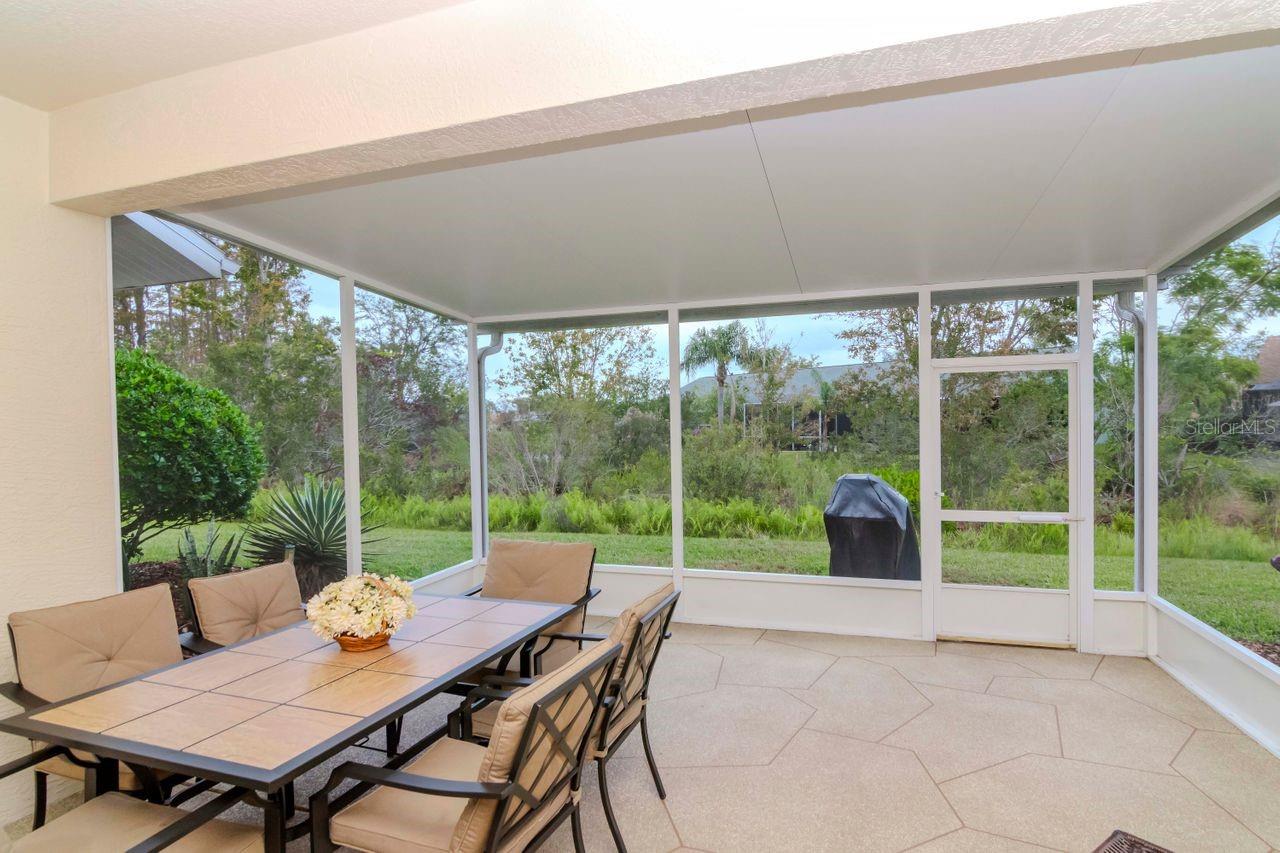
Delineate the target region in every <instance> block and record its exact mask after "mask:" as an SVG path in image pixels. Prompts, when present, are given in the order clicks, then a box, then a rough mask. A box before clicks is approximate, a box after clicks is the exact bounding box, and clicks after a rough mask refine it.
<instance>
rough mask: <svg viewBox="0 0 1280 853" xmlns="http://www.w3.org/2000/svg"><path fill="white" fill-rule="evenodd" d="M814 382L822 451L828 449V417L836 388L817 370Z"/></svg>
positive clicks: (814, 373)
mask: <svg viewBox="0 0 1280 853" xmlns="http://www.w3.org/2000/svg"><path fill="white" fill-rule="evenodd" d="M813 381H814V383H815V384H816V386H817V392H818V393H817V397H818V450H819V451H822V450H826V449H827V417H828V416H829V415H830V414H831V406H832V404H833V403H834V402H835V399H836V386H834V385H832V384H831V383H830V382H828V381H827V380H825V379H823V378H822V374H821V373H819V372H818V369H817V368H814V370H813Z"/></svg>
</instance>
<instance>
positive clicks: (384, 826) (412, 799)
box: [311, 643, 621, 853]
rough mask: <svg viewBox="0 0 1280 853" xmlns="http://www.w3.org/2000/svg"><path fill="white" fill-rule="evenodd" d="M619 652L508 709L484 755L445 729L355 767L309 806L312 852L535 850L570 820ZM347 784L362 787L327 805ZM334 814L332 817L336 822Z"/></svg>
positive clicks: (579, 845) (587, 661) (551, 679)
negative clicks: (394, 755)
mask: <svg viewBox="0 0 1280 853" xmlns="http://www.w3.org/2000/svg"><path fill="white" fill-rule="evenodd" d="M620 651H621V648H620V647H619V646H618V645H616V644H613V645H609V644H607V643H601V644H599V645H598V646H596V647H595V648H593V649H591V650H590V651H588V652H586V653H585V654H582V655H579V656H577V657H575V658H574V659H573V660H572V661H570V662H569V663H568V664H566V665H565V666H563V667H561V668H560V669H557V670H556V671H555V672H552V673H549V674H548V675H547V676H546V677H545V678H542V679H541V680H539V681H538V682H537V683H536V684H532V685H529V686H527V687H525V688H524V689H523V690H520V691H517V692H516V693H514V694H512V695H511V696H510V698H508V699H507V701H506V702H504V703H503V706H502V713H501V714H500V715H499V716H498V719H497V721H496V723H495V725H494V729H493V737H492V738H491V739H490V741H489V745H488V746H487V747H483V746H479V745H477V744H474V743H469V742H467V741H461V740H455V739H453V738H449V737H444V736H443V735H444V730H443V729H442V730H439V731H437V732H435V733H433V734H432V735H429V736H428V737H426V738H424V739H423V741H422V742H420V743H419V744H417V745H415V746H414V747H413V748H412V749H410V750H408V751H407V752H406V753H405V754H404V755H402V756H400V758H398V759H397V760H396V761H395V762H392V766H388V767H371V766H368V765H365V764H359V763H356V762H348V763H346V764H343V765H342V766H341V767H338V768H337V769H336V770H334V771H333V773H332V775H330V777H329V781H328V782H327V783H326V785H325V787H324V788H323V789H321V790H320V791H319V792H317V793H316V794H315V795H314V796H313V797H312V798H311V820H312V824H311V833H312V835H311V838H312V850H316V851H326V852H327V851H330V850H332V849H333V845H334V844H342V845H345V846H347V847H353V848H355V849H357V850H368V851H390V850H439V851H445V850H448V851H462V853H478V851H488V853H496V851H503V853H507V851H512V853H514V851H521V850H536V849H537V848H538V847H539V846H540V845H541V844H542V843H543V842H544V841H545V840H546V839H547V838H548V837H550V835H551V834H552V833H553V832H554V831H555V830H556V828H557V827H559V826H560V825H561V824H562V823H563V822H564V821H565V819H566V818H568V819H570V820H571V821H572V823H573V840H574V849H575V850H577V851H578V853H583V850H584V847H583V842H582V825H581V819H580V817H579V813H578V807H579V783H580V776H581V773H582V765H583V763H584V762H585V761H586V758H587V752H588V750H589V748H590V734H591V732H592V730H593V728H594V726H595V725H596V720H597V718H598V715H599V713H600V709H601V707H602V706H603V701H604V695H605V691H606V689H607V687H608V685H609V683H610V680H611V678H610V676H611V674H612V671H613V667H614V663H615V661H616V660H617V657H618V654H619V653H620ZM347 780H355V781H356V782H357V784H356V786H354V787H353V788H352V789H350V790H348V791H346V792H344V793H343V794H342V795H341V796H339V797H338V798H337V800H335V801H333V802H330V800H329V796H330V794H331V792H332V791H333V790H334V789H335V788H336V787H337V786H338V785H340V784H342V783H343V782H345V781H347ZM330 814H332V818H331V817H330Z"/></svg>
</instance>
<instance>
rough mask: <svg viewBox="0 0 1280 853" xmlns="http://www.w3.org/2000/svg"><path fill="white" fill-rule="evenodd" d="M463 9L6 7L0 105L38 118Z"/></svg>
mask: <svg viewBox="0 0 1280 853" xmlns="http://www.w3.org/2000/svg"><path fill="white" fill-rule="evenodd" d="M458 2H462V0H359V2H353V0H4V2H3V3H0V95H3V96H5V97H8V98H12V99H13V100H15V101H21V102H22V103H24V104H28V105H30V106H33V107H37V108H39V109H42V110H53V109H57V108H58V107H63V106H66V105H67V104H72V103H75V102H77V101H83V100H85V99H87V98H94V97H97V96H99V95H105V94H107V93H109V92H117V91H120V90H122V89H128V88H131V87H133V86H137V85H139V84H141V83H146V82H148V81H151V80H160V79H163V78H166V77H173V76H175V75H177V74H183V73H185V72H187V71H194V70H195V69H197V68H204V67H207V66H210V65H218V64H221V63H223V62H231V61H234V60H236V59H244V58H245V57H249V56H257V55H258V54H263V53H269V52H271V51H275V50H282V49H284V48H288V47H294V46H295V45H300V44H305V43H307V42H311V41H316V40H318V39H324V38H329V37H332V36H336V35H340V34H342V33H349V32H354V31H356V30H362V29H365V28H366V27H372V26H375V25H377V24H382V23H386V22H388V21H394V20H398V19H399V18H405V17H408V16H410V15H416V14H418V13H420V12H427V11H430V10H432V9H438V8H440V7H442V6H449V5H453V4H454V3H458Z"/></svg>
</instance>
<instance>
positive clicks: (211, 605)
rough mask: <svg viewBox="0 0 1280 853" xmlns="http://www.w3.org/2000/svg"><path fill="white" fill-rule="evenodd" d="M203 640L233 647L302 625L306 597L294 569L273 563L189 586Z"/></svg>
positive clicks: (196, 582)
mask: <svg viewBox="0 0 1280 853" xmlns="http://www.w3.org/2000/svg"><path fill="white" fill-rule="evenodd" d="M187 589H189V590H190V591H191V603H192V604H193V605H194V606H195V611H196V623H197V624H198V625H199V627H200V634H201V635H202V636H203V637H204V638H205V639H206V640H209V641H210V642H212V643H217V644H218V645H220V646H229V645H231V644H232V643H238V642H240V641H241V640H248V639H252V638H253V637H256V636H258V635H259V634H265V633H267V632H269V631H274V630H276V629H277V628H283V627H285V626H286V625H292V624H293V623H294V622H300V621H302V619H303V618H305V615H306V614H304V613H303V612H302V593H301V592H299V590H298V573H297V572H296V571H295V570H294V568H293V563H273V564H272V565H270V566H263V567H262V568H260V569H246V570H245V571H242V572H230V573H228V574H225V575H217V576H215V577H211V578H192V579H191V580H189V581H188V582H187Z"/></svg>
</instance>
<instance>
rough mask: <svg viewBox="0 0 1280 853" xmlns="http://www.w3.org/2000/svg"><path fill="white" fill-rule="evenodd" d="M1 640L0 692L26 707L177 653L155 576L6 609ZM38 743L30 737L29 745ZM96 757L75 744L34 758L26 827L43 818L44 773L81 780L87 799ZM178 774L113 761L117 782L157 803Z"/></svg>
mask: <svg viewBox="0 0 1280 853" xmlns="http://www.w3.org/2000/svg"><path fill="white" fill-rule="evenodd" d="M9 643H10V645H11V647H12V649H13V661H14V666H15V668H16V671H17V680H16V681H12V682H7V683H4V684H0V696H4V697H5V698H6V699H9V700H10V701H11V702H13V703H15V704H17V705H19V706H21V707H22V708H23V710H27V711H29V710H33V709H35V708H39V707H40V706H42V705H46V704H48V703H49V702H57V701H60V700H62V699H67V698H70V697H72V696H77V695H79V694H81V693H85V692H88V691H90V690H95V689H97V688H99V687H105V686H107V685H109V684H115V683H116V682H118V681H123V680H125V679H127V678H132V677H134V676H136V675H141V674H142V673H144V672H150V671H151V670H153V669H159V668H160V667H164V666H169V665H170V664H175V663H179V662H180V661H181V660H182V649H181V648H180V647H179V645H178V620H177V618H176V616H175V615H174V612H173V596H172V594H171V593H170V591H169V586H168V584H163V583H160V584H156V585H154V586H148V587H144V588H142V589H135V590H131V591H129V592H124V593H120V594H118V595H109V596H107V597H106V598H99V599H95V600H93V601H79V602H76V603H74V604H63V605H60V606H58V607H46V608H43V609H40V610H27V611H22V612H18V613H10V614H9ZM43 746H44V745H43V744H40V743H36V742H33V743H32V748H33V749H35V750H39V749H41V748H42V747H43ZM98 764H99V762H98V761H97V760H96V759H95V757H94V756H92V755H90V754H87V753H82V752H75V753H67V754H65V755H61V754H60V755H55V756H52V757H50V758H49V759H48V760H47V761H42V762H39V763H37V764H36V765H35V818H34V824H33V825H34V827H35V828H37V829H38V828H39V827H41V826H42V825H43V824H44V821H45V816H46V807H47V804H48V783H49V776H50V775H54V776H61V777H63V778H65V779H74V780H77V781H83V782H84V785H85V799H88V798H89V797H90V796H92V794H93V793H96V789H97V783H98V779H97V776H96V769H97V767H98ZM178 781H181V778H180V777H178V776H175V775H173V774H168V773H165V772H163V771H148V770H146V769H145V768H136V769H135V768H127V767H121V768H120V774H119V779H118V780H117V787H118V788H119V789H120V790H121V791H127V792H131V793H135V794H139V795H142V796H145V797H146V798H147V799H149V800H151V801H153V802H157V803H159V802H163V801H164V799H165V798H166V797H167V796H168V794H169V793H170V792H171V791H172V787H173V785H174V784H176V783H177V782H178Z"/></svg>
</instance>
